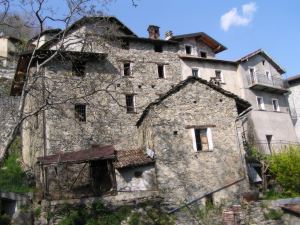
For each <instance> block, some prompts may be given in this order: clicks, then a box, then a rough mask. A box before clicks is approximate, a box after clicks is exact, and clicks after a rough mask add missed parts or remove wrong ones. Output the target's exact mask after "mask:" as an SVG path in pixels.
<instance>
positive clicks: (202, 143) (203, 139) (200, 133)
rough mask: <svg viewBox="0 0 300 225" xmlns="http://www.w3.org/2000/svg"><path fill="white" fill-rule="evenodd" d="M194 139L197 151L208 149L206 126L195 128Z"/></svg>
mask: <svg viewBox="0 0 300 225" xmlns="http://www.w3.org/2000/svg"><path fill="white" fill-rule="evenodd" d="M195 141H196V148H197V151H202V150H209V148H208V137H207V128H203V129H195Z"/></svg>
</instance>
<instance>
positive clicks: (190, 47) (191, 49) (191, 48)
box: [184, 44, 193, 55]
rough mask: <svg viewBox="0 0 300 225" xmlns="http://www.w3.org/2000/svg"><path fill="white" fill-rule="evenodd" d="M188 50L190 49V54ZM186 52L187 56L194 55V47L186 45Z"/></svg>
mask: <svg viewBox="0 0 300 225" xmlns="http://www.w3.org/2000/svg"><path fill="white" fill-rule="evenodd" d="M187 48H189V50H190V53H188V51H187ZM184 52H185V54H186V55H193V46H192V45H188V44H185V45H184Z"/></svg>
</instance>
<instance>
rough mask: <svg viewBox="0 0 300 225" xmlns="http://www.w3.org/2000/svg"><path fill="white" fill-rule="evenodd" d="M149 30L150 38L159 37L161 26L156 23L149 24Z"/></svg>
mask: <svg viewBox="0 0 300 225" xmlns="http://www.w3.org/2000/svg"><path fill="white" fill-rule="evenodd" d="M147 31H148V32H149V38H151V39H159V36H160V34H159V27H158V26H155V25H149V27H148V29H147Z"/></svg>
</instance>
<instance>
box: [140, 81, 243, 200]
mask: <svg viewBox="0 0 300 225" xmlns="http://www.w3.org/2000/svg"><path fill="white" fill-rule="evenodd" d="M236 117H237V110H236V105H235V101H234V100H233V99H231V98H228V97H226V96H224V95H223V94H221V93H219V92H217V91H215V90H212V89H210V88H209V87H207V86H206V85H204V84H201V83H198V82H196V83H194V84H189V85H187V86H185V87H184V88H182V89H181V90H180V91H179V92H177V93H175V94H173V95H171V96H169V97H168V98H166V99H165V100H163V102H161V103H160V104H159V105H157V106H155V107H154V108H152V109H151V110H150V113H149V114H148V116H147V117H146V118H145V120H144V121H143V123H142V125H141V126H140V128H139V129H140V141H141V144H142V145H144V146H145V147H148V148H151V149H152V150H154V151H155V154H156V168H157V179H158V188H159V190H160V191H161V194H162V196H163V197H164V198H165V199H166V200H167V201H170V204H179V203H182V202H183V201H190V200H193V199H195V198H197V197H200V196H202V195H203V194H205V193H207V192H210V191H213V190H216V189H218V188H221V187H223V186H224V185H226V184H229V183H231V182H234V181H236V180H238V179H240V178H242V177H244V169H243V165H242V161H241V155H240V149H239V148H238V145H237V144H238V143H237V134H236V130H235V129H236V128H235V119H236ZM189 125H197V126H204V127H205V126H208V127H210V126H212V125H213V126H215V127H212V128H211V132H212V141H213V146H214V147H213V149H212V150H211V151H200V152H195V151H194V149H193V139H192V132H193V131H192V129H187V128H186V126H189ZM246 183H247V181H246V180H244V182H241V183H239V184H238V185H234V186H231V187H230V188H228V189H225V190H223V191H221V192H218V193H216V194H214V201H216V202H217V201H220V200H221V199H223V198H228V197H233V196H235V195H237V194H238V193H239V192H240V191H245V190H247V185H246Z"/></svg>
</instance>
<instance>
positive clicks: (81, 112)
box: [75, 104, 86, 122]
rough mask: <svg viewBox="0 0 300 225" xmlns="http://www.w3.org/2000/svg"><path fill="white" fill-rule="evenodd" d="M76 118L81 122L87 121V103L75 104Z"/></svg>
mask: <svg viewBox="0 0 300 225" xmlns="http://www.w3.org/2000/svg"><path fill="white" fill-rule="evenodd" d="M75 119H76V120H77V121H80V122H86V105H82V104H77V105H75Z"/></svg>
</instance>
